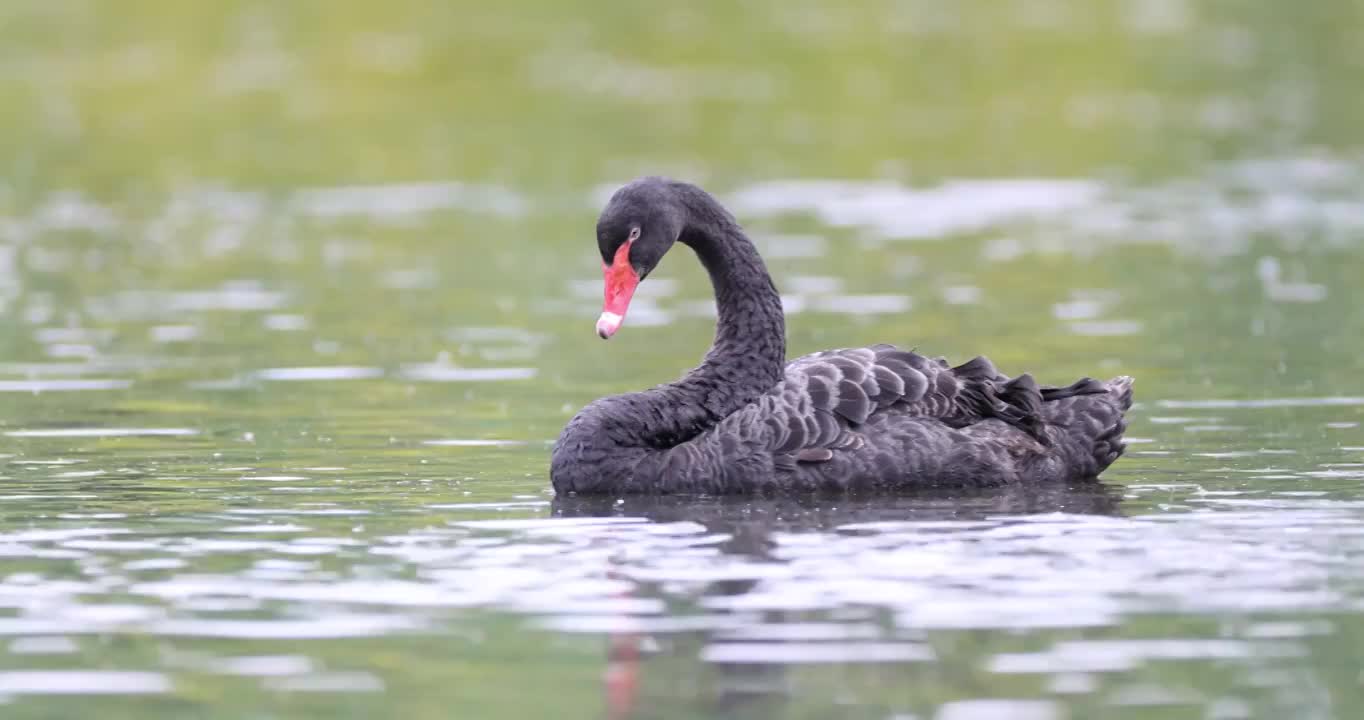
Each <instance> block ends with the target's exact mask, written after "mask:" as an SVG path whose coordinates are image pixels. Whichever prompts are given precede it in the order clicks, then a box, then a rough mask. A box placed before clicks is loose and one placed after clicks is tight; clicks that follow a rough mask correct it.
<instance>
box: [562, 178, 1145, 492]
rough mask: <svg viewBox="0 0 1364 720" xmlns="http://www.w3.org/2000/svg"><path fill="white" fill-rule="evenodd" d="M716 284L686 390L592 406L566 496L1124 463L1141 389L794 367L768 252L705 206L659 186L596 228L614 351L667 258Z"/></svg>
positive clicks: (966, 374) (870, 484)
mask: <svg viewBox="0 0 1364 720" xmlns="http://www.w3.org/2000/svg"><path fill="white" fill-rule="evenodd" d="M675 242H681V243H683V244H684V245H687V246H690V247H691V249H692V250H694V251H695V252H696V255H697V257H699V258H700V260H701V264H702V265H704V266H705V268H706V270H707V272H708V273H709V274H710V279H711V283H712V285H714V288H715V302H716V305H717V309H718V313H719V320H718V322H717V325H716V330H715V341H714V343H713V344H712V345H711V349H710V352H708V353H707V354H706V357H705V359H704V360H703V361H702V363H701V364H700V366H698V367H697V368H696V369H694V370H692V371H691V372H689V373H687V374H686V375H685V376H684V377H683V378H682V379H680V380H678V381H677V382H674V383H670V384H667V385H660V386H658V387H655V388H652V389H649V390H645V391H643V392H637V393H630V394H627V395H618V396H614V397H607V398H602V399H600V400H597V401H595V402H593V403H591V404H589V405H588V406H587V407H585V408H583V409H582V410H581V411H580V412H579V413H578V414H577V415H576V416H575V417H574V418H573V419H572V420H570V421H569V423H568V425H567V426H566V427H565V428H564V430H563V433H562V434H561V435H560V436H559V440H558V442H557V443H556V444H555V446H554V450H553V454H552V457H551V460H550V479H551V481H552V482H553V485H554V489H555V492H556V493H558V494H559V495H567V494H582V495H637V494H708V495H739V494H768V493H772V492H812V491H837V492H858V491H891V490H896V489H901V490H903V489H909V488H920V487H980V486H989V485H1005V484H1009V483H1024V482H1057V481H1072V480H1087V479H1093V478H1096V477H1097V476H1098V475H1099V473H1101V472H1103V470H1104V469H1105V468H1107V467H1108V466H1109V465H1110V464H1112V462H1113V461H1114V460H1116V459H1117V458H1118V456H1119V455H1121V454H1122V452H1123V449H1124V444H1123V441H1122V435H1123V432H1124V431H1125V430H1126V427H1127V425H1126V421H1125V420H1124V418H1123V413H1124V411H1126V410H1127V409H1128V408H1129V407H1131V404H1132V379H1131V378H1129V377H1119V378H1115V379H1113V380H1110V381H1108V382H1106V383H1105V382H1100V381H1098V380H1092V379H1090V378H1084V379H1082V380H1080V381H1078V382H1076V383H1074V384H1072V385H1070V386H1068V387H1061V388H1053V387H1039V386H1038V385H1037V383H1036V382H1035V381H1034V380H1033V378H1032V377H1031V376H1030V375H1019V376H1018V377H1015V378H1009V377H1006V376H1004V375H1001V374H1000V373H999V372H998V371H996V370H995V368H994V366H993V365H991V364H990V361H989V360H986V359H985V358H982V357H978V358H975V359H974V360H971V361H969V362H967V363H965V364H963V365H958V366H956V367H951V366H949V365H948V363H947V362H946V361H944V360H941V359H931V358H927V357H924V356H922V355H918V354H916V353H913V352H910V351H907V350H900V349H897V348H895V347H894V346H891V345H872V346H868V347H860V348H848V349H842V350H826V351H824V352H819V353H814V354H812V355H806V356H804V357H801V358H798V359H796V360H794V361H792V362H791V363H789V364H788V363H787V362H786V325H785V318H784V316H783V314H782V306H781V298H780V296H779V295H778V294H777V289H776V287H775V286H774V285H773V283H772V278H771V276H769V275H768V273H767V268H766V267H765V266H764V265H763V261H762V259H761V258H760V257H759V256H758V251H757V249H756V248H755V247H754V246H753V243H752V242H751V241H750V240H749V239H748V237H747V236H746V235H745V234H744V231H743V230H742V229H741V228H740V227H739V224H738V222H737V221H736V220H735V219H734V217H733V216H732V215H730V213H729V212H728V211H727V210H725V209H724V208H723V207H721V206H720V204H719V203H718V202H717V201H716V200H715V198H713V197H711V196H710V195H709V194H708V193H706V192H705V191H704V190H702V189H700V188H698V187H696V186H694V185H690V184H687V183H682V182H676V181H672V180H668V179H665V178H656V177H648V178H641V179H638V180H635V181H633V182H631V183H629V184H628V185H625V186H624V187H622V188H621V189H619V190H618V191H616V193H615V194H614V195H613V196H612V197H611V199H610V201H609V202H608V203H607V205H606V208H605V209H604V210H603V211H602V214H601V217H600V219H599V220H598V221H597V246H598V249H599V250H600V251H601V257H602V271H603V275H604V276H605V283H606V292H605V295H606V298H605V303H604V307H603V310H602V314H601V318H600V319H598V320H597V334H598V335H600V336H601V337H603V338H609V337H611V335H613V334H614V333H615V332H616V330H617V329H619V327H620V325H621V323H622V322H623V321H624V319H625V314H626V310H627V309H628V308H629V305H630V298H631V296H632V295H633V294H634V291H635V288H636V287H637V286H638V285H639V283H640V281H642V280H643V279H644V278H646V277H648V275H649V273H650V271H652V270H653V269H654V268H655V267H656V266H657V265H658V263H659V261H660V260H662V259H663V255H664V254H665V253H667V252H668V250H669V249H670V248H672V246H673V243H675Z"/></svg>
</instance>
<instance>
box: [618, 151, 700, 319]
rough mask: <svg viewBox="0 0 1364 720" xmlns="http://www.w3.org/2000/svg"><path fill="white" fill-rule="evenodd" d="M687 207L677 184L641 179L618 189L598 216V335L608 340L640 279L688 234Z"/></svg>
mask: <svg viewBox="0 0 1364 720" xmlns="http://www.w3.org/2000/svg"><path fill="white" fill-rule="evenodd" d="M684 216H685V209H684V207H683V205H682V203H681V202H680V200H679V199H678V197H677V191H676V190H675V189H674V186H673V183H672V182H671V181H669V180H666V179H664V178H657V177H647V178H640V179H639V180H635V181H634V182H631V183H629V184H628V185H625V186H624V187H622V188H621V189H619V190H617V191H616V192H615V194H614V195H612V196H611V199H610V200H609V201H608V202H607V203H606V208H605V209H603V210H602V213H601V216H600V217H599V218H598V219H597V249H598V250H599V251H600V252H601V261H602V282H603V295H604V298H603V302H602V313H601V316H600V317H599V318H597V335H599V336H601V338H602V339H606V338H609V337H611V336H612V335H614V334H616V331H617V330H619V329H620V326H621V324H622V323H623V322H625V314H626V312H627V311H628V310H629V309H630V300H631V298H633V297H634V294H635V289H636V288H638V287H639V283H640V282H641V281H643V280H644V278H646V277H648V276H649V273H650V272H653V269H654V268H655V267H657V266H658V263H659V262H660V261H662V260H663V256H664V255H666V254H667V252H668V250H669V249H671V248H672V246H673V243H675V242H677V238H678V237H679V236H680V235H681V234H682V228H683V225H684Z"/></svg>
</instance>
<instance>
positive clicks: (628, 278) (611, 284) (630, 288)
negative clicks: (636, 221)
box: [597, 242, 639, 340]
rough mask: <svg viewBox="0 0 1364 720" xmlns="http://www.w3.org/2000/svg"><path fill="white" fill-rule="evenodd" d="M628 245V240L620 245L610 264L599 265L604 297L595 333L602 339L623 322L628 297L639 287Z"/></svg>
mask: <svg viewBox="0 0 1364 720" xmlns="http://www.w3.org/2000/svg"><path fill="white" fill-rule="evenodd" d="M630 245H631V243H629V242H626V243H625V244H623V245H621V246H620V249H619V250H617V251H616V257H615V258H614V259H613V260H612V262H611V264H610V265H607V264H606V263H602V266H601V274H602V279H603V280H604V281H605V289H606V298H605V300H604V301H603V302H602V308H601V317H599V318H597V334H598V335H600V336H601V338H602V339H603V340H605V339H607V338H609V337H611V336H612V335H615V334H616V331H617V330H619V329H620V324H621V323H622V322H625V311H626V310H629V309H630V298H632V297H634V295H635V288H637V287H639V275H638V274H636V273H635V269H634V268H632V267H630Z"/></svg>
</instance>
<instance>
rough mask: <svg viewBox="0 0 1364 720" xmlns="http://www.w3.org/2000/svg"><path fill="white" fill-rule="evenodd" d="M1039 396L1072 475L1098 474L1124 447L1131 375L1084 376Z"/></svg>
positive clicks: (1129, 407) (1129, 405) (1047, 420)
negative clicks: (1107, 377)
mask: <svg viewBox="0 0 1364 720" xmlns="http://www.w3.org/2000/svg"><path fill="white" fill-rule="evenodd" d="M1042 397H1043V400H1044V405H1043V413H1044V417H1045V419H1046V422H1047V424H1048V425H1050V426H1052V428H1053V432H1054V433H1055V436H1056V437H1057V441H1056V443H1055V444H1056V445H1057V446H1058V449H1059V450H1060V452H1061V453H1062V455H1063V456H1064V459H1065V462H1066V465H1067V466H1068V467H1070V468H1072V470H1073V473H1072V474H1073V475H1074V476H1076V477H1085V478H1093V477H1098V475H1099V473H1102V472H1103V471H1104V470H1106V469H1108V466H1109V465H1112V464H1113V462H1114V461H1115V460H1117V459H1118V458H1119V457H1121V456H1122V454H1123V452H1124V451H1125V450H1126V449H1127V445H1126V443H1124V442H1123V434H1124V433H1125V432H1127V417H1126V413H1127V411H1128V410H1129V409H1131V407H1132V378H1130V377H1127V376H1125V375H1124V376H1122V377H1117V378H1114V379H1112V380H1109V381H1108V382H1101V381H1098V380H1093V379H1090V378H1085V379H1083V380H1080V381H1079V382H1076V383H1074V384H1073V385H1070V386H1068V387H1064V388H1047V389H1045V390H1043V391H1042Z"/></svg>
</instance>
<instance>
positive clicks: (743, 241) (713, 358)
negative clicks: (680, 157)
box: [550, 183, 786, 492]
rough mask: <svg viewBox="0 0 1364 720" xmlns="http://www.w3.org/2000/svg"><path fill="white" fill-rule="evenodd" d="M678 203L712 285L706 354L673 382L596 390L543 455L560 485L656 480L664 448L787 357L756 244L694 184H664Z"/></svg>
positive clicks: (735, 401) (684, 237) (745, 393)
mask: <svg viewBox="0 0 1364 720" xmlns="http://www.w3.org/2000/svg"><path fill="white" fill-rule="evenodd" d="M672 190H673V195H674V199H675V200H677V201H678V202H680V203H681V205H682V209H683V210H684V211H685V213H684V215H685V222H684V223H683V227H682V231H681V234H680V235H679V237H678V240H680V241H681V242H682V243H684V244H686V245H688V246H690V247H691V248H692V249H693V250H694V251H696V255H697V257H699V258H700V259H701V264H702V265H704V266H705V268H706V270H707V272H709V273H710V280H711V284H712V285H713V286H714V288H715V303H716V306H717V307H718V310H719V321H718V322H717V323H716V327H715V341H714V342H713V343H712V344H711V348H710V352H708V353H706V357H705V359H704V360H703V361H702V362H701V364H700V365H699V366H697V367H696V368H695V369H694V370H692V371H691V372H689V373H687V375H686V376H684V377H683V378H682V379H680V380H678V381H677V382H674V383H671V384H668V385H660V386H658V387H655V388H652V389H649V390H645V391H643V392H636V393H629V394H626V395H616V396H614V397H608V398H602V399H601V400H598V401H596V402H594V403H592V404H591V405H589V406H588V407H586V408H584V409H583V410H582V411H581V412H579V413H578V414H577V415H576V416H575V417H574V418H573V419H572V420H571V421H569V423H568V425H567V426H566V427H565V428H564V431H563V433H562V434H561V435H560V436H559V442H558V443H556V444H555V447H554V451H553V454H552V457H551V461H550V476H551V478H552V480H553V482H554V487H555V490H556V491H558V492H572V491H577V492H593V491H603V490H611V491H616V492H620V491H623V490H624V489H625V488H626V487H627V485H628V484H631V483H644V484H647V483H655V482H660V481H661V480H660V479H661V478H663V477H664V476H665V473H664V472H662V470H661V467H660V466H659V464H660V463H665V462H667V458H668V451H669V449H670V448H674V447H675V446H677V445H678V443H682V442H685V441H686V440H689V439H691V438H693V437H695V436H696V435H698V434H699V433H702V432H705V431H706V430H708V429H710V428H711V427H713V426H714V425H715V424H716V423H717V422H719V421H720V420H721V419H722V418H725V417H727V416H729V415H730V414H731V413H733V412H735V411H736V410H738V409H740V408H742V407H743V406H744V405H747V404H748V403H750V402H752V401H753V400H755V399H757V398H758V396H760V395H762V394H763V393H765V392H767V391H768V390H770V389H772V387H773V386H774V385H776V384H777V382H779V381H780V380H781V378H782V375H783V372H784V370H785V365H786V321H785V318H784V316H783V315H782V308H781V296H780V295H778V294H777V288H776V287H775V286H774V285H773V284H772V278H771V276H770V275H768V274H767V268H766V267H765V266H764V265H763V261H762V258H760V257H758V250H757V248H755V247H753V243H752V242H751V241H750V240H749V239H748V236H746V235H745V234H744V232H743V230H742V229H741V228H740V227H739V224H738V223H737V222H736V221H735V220H734V218H733V216H731V215H730V214H729V213H728V212H727V211H725V209H724V208H722V207H720V205H719V203H717V202H716V201H715V199H714V198H712V197H711V196H710V195H708V194H706V193H705V192H704V191H703V190H701V189H700V188H697V187H694V186H692V185H685V184H681V183H675V184H673V185H672Z"/></svg>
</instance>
